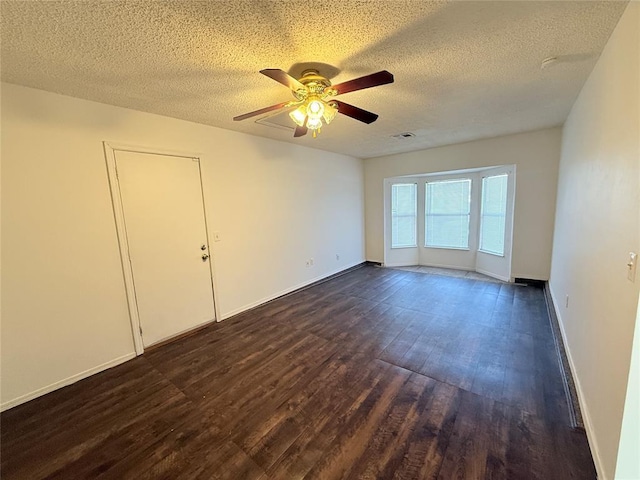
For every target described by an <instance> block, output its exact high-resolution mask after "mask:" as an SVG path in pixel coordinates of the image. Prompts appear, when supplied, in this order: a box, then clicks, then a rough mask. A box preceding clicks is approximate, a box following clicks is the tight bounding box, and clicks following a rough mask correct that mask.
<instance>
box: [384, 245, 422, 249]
mask: <svg viewBox="0 0 640 480" xmlns="http://www.w3.org/2000/svg"><path fill="white" fill-rule="evenodd" d="M403 248H418V245H413V246H412V245H402V246H401V247H391V250H402V249H403Z"/></svg>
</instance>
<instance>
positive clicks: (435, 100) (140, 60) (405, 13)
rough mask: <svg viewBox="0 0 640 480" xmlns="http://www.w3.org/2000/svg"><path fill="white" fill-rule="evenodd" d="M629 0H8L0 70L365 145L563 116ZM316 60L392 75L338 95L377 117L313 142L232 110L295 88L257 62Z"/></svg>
mask: <svg viewBox="0 0 640 480" xmlns="http://www.w3.org/2000/svg"><path fill="white" fill-rule="evenodd" d="M625 6H626V2H591V1H588V2H571V1H559V2H553V1H551V2H549V1H543V2H534V1H530V2H515V1H514V2H493V1H481V2H428V1H419V0H389V1H384V0H341V1H321V0H317V1H316V0H314V1H293V0H291V1H286V0H277V1H276V0H273V1H257V0H251V1H243V0H216V1H193V0H191V1H117V0H108V1H100V0H88V1H34V0H28V1H19V2H17V1H10V0H3V1H2V2H1V14H2V25H1V27H2V30H1V35H2V36H1V41H2V65H1V66H2V79H3V80H4V81H7V82H11V83H17V84H21V85H26V86H30V87H35V88H40V89H43V90H49V91H53V92H57V93H62V94H65V95H71V96H75V97H80V98H86V99H90V100H95V101H98V102H103V103H108V104H112V105H118V106H122V107H129V108H133V109H136V110H142V111H146V112H152V113H157V114H161V115H166V116H170V117H175V118H181V119H185V120H190V121H194V122H198V123H204V124H208V125H214V126H217V127H222V128H227V129H231V130H237V131H241V132H246V133H250V134H254V135H259V136H264V137H269V138H274V139H278V140H284V141H288V142H292V143H299V144H303V145H308V146H312V147H316V148H320V149H323V150H328V151H334V152H340V153H345V154H349V155H353V156H356V157H361V158H367V157H375V156H380V155H386V154H390V153H397V152H404V151H411V150H419V149H423V148H428V147H433V146H437V145H445V144H451V143H458V142H463V141H468V140H472V139H477V138H483V137H491V136H497V135H504V134H508V133H515V132H521V131H526V130H533V129H538V128H544V127H549V126H555V125H560V124H561V123H562V122H563V121H564V120H565V118H566V116H567V114H568V112H569V109H570V108H571V105H572V103H573V101H574V99H575V97H576V95H577V94H578V92H579V90H580V88H581V87H582V85H583V83H584V81H585V80H586V78H587V76H588V75H589V73H590V72H591V69H592V68H593V65H594V64H595V62H596V60H597V57H598V55H599V54H600V52H601V51H602V48H603V47H604V45H605V43H606V41H607V39H608V38H609V35H610V33H611V31H612V30H613V28H614V27H615V24H616V22H617V21H618V19H619V17H620V15H621V14H622V11H623V10H624V8H625ZM550 56H555V57H558V61H557V62H556V63H555V64H553V65H551V66H549V67H548V68H545V69H541V68H540V64H541V62H542V60H543V59H545V58H547V57H550ZM309 62H319V63H321V64H325V66H324V67H323V68H321V71H320V73H321V74H324V75H325V76H331V77H333V78H332V81H333V83H340V82H342V81H345V80H349V79H351V78H354V77H359V76H362V75H366V74H369V73H373V72H377V71H379V70H383V69H386V70H389V71H390V72H392V73H393V74H394V75H395V83H393V84H390V85H384V86H380V87H376V88H372V89H367V90H363V91H359V92H352V93H348V94H345V95H344V96H340V97H338V98H339V99H340V100H343V101H345V102H347V103H350V104H353V105H356V106H359V107H361V108H364V109H366V110H370V111H373V112H375V113H378V114H379V115H380V118H379V119H378V121H376V122H375V123H373V124H371V125H365V124H363V123H360V122H357V121H355V120H353V119H351V118H348V117H345V116H342V115H339V116H338V117H337V118H336V120H334V122H333V123H332V124H331V125H329V126H328V127H326V128H324V129H323V130H322V133H321V134H320V135H319V136H318V138H316V139H313V138H312V137H311V135H307V136H306V137H302V138H297V139H294V138H293V128H287V127H286V126H287V125H289V123H288V122H287V121H284V122H283V121H282V120H283V119H282V118H281V116H276V117H274V118H270V119H267V120H262V121H258V122H257V123H256V121H255V120H256V119H249V120H245V121H243V122H233V121H232V117H234V116H236V115H239V114H242V113H246V112H249V111H253V110H257V109H259V108H261V107H265V106H268V105H272V104H276V103H280V102H283V101H287V100H290V99H292V98H293V97H292V96H291V94H290V92H289V91H288V89H287V88H286V87H284V86H282V85H280V84H279V83H277V82H274V81H273V80H271V79H269V78H267V77H265V76H263V75H261V74H259V73H258V71H259V70H261V69H263V68H281V69H283V70H285V71H288V72H290V73H292V74H296V73H300V71H301V70H302V66H303V64H306V63H309ZM258 120H259V119H258ZM279 124H280V125H285V127H283V126H280V125H279ZM273 125H275V126H273ZM408 131H409V132H413V133H414V134H415V137H412V138H409V139H402V140H400V139H397V138H393V137H392V136H393V135H395V134H399V133H402V132H408Z"/></svg>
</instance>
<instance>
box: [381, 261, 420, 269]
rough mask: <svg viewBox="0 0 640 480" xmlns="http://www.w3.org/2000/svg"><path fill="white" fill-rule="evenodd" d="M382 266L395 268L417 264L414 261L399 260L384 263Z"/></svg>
mask: <svg viewBox="0 0 640 480" xmlns="http://www.w3.org/2000/svg"><path fill="white" fill-rule="evenodd" d="M384 266H385V267H389V268H396V267H417V266H418V265H416V264H415V263H407V262H400V263H385V264H384Z"/></svg>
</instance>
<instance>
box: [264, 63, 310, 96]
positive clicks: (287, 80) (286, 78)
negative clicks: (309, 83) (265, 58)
mask: <svg viewBox="0 0 640 480" xmlns="http://www.w3.org/2000/svg"><path fill="white" fill-rule="evenodd" d="M260 73H261V74H263V75H266V76H267V77H269V78H272V79H274V80H275V81H276V82H280V83H281V84H282V85H284V86H285V87H289V88H290V89H291V90H293V91H294V92H295V91H296V90H300V89H301V88H302V89H304V85H303V84H301V83H300V82H299V81H298V80H296V79H295V78H293V77H292V76H291V75H289V74H288V73H287V72H285V71H284V70H280V69H279V68H265V69H264V70H260Z"/></svg>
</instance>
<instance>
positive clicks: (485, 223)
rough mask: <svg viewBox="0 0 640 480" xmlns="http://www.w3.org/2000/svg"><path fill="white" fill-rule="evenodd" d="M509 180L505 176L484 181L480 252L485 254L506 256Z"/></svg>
mask: <svg viewBox="0 0 640 480" xmlns="http://www.w3.org/2000/svg"><path fill="white" fill-rule="evenodd" d="M507 178H508V177H507V175H506V174H505V175H496V176H493V177H485V178H483V179H482V213H481V217H480V250H481V251H483V252H487V253H494V254H496V255H504V233H505V221H506V213H507Z"/></svg>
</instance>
